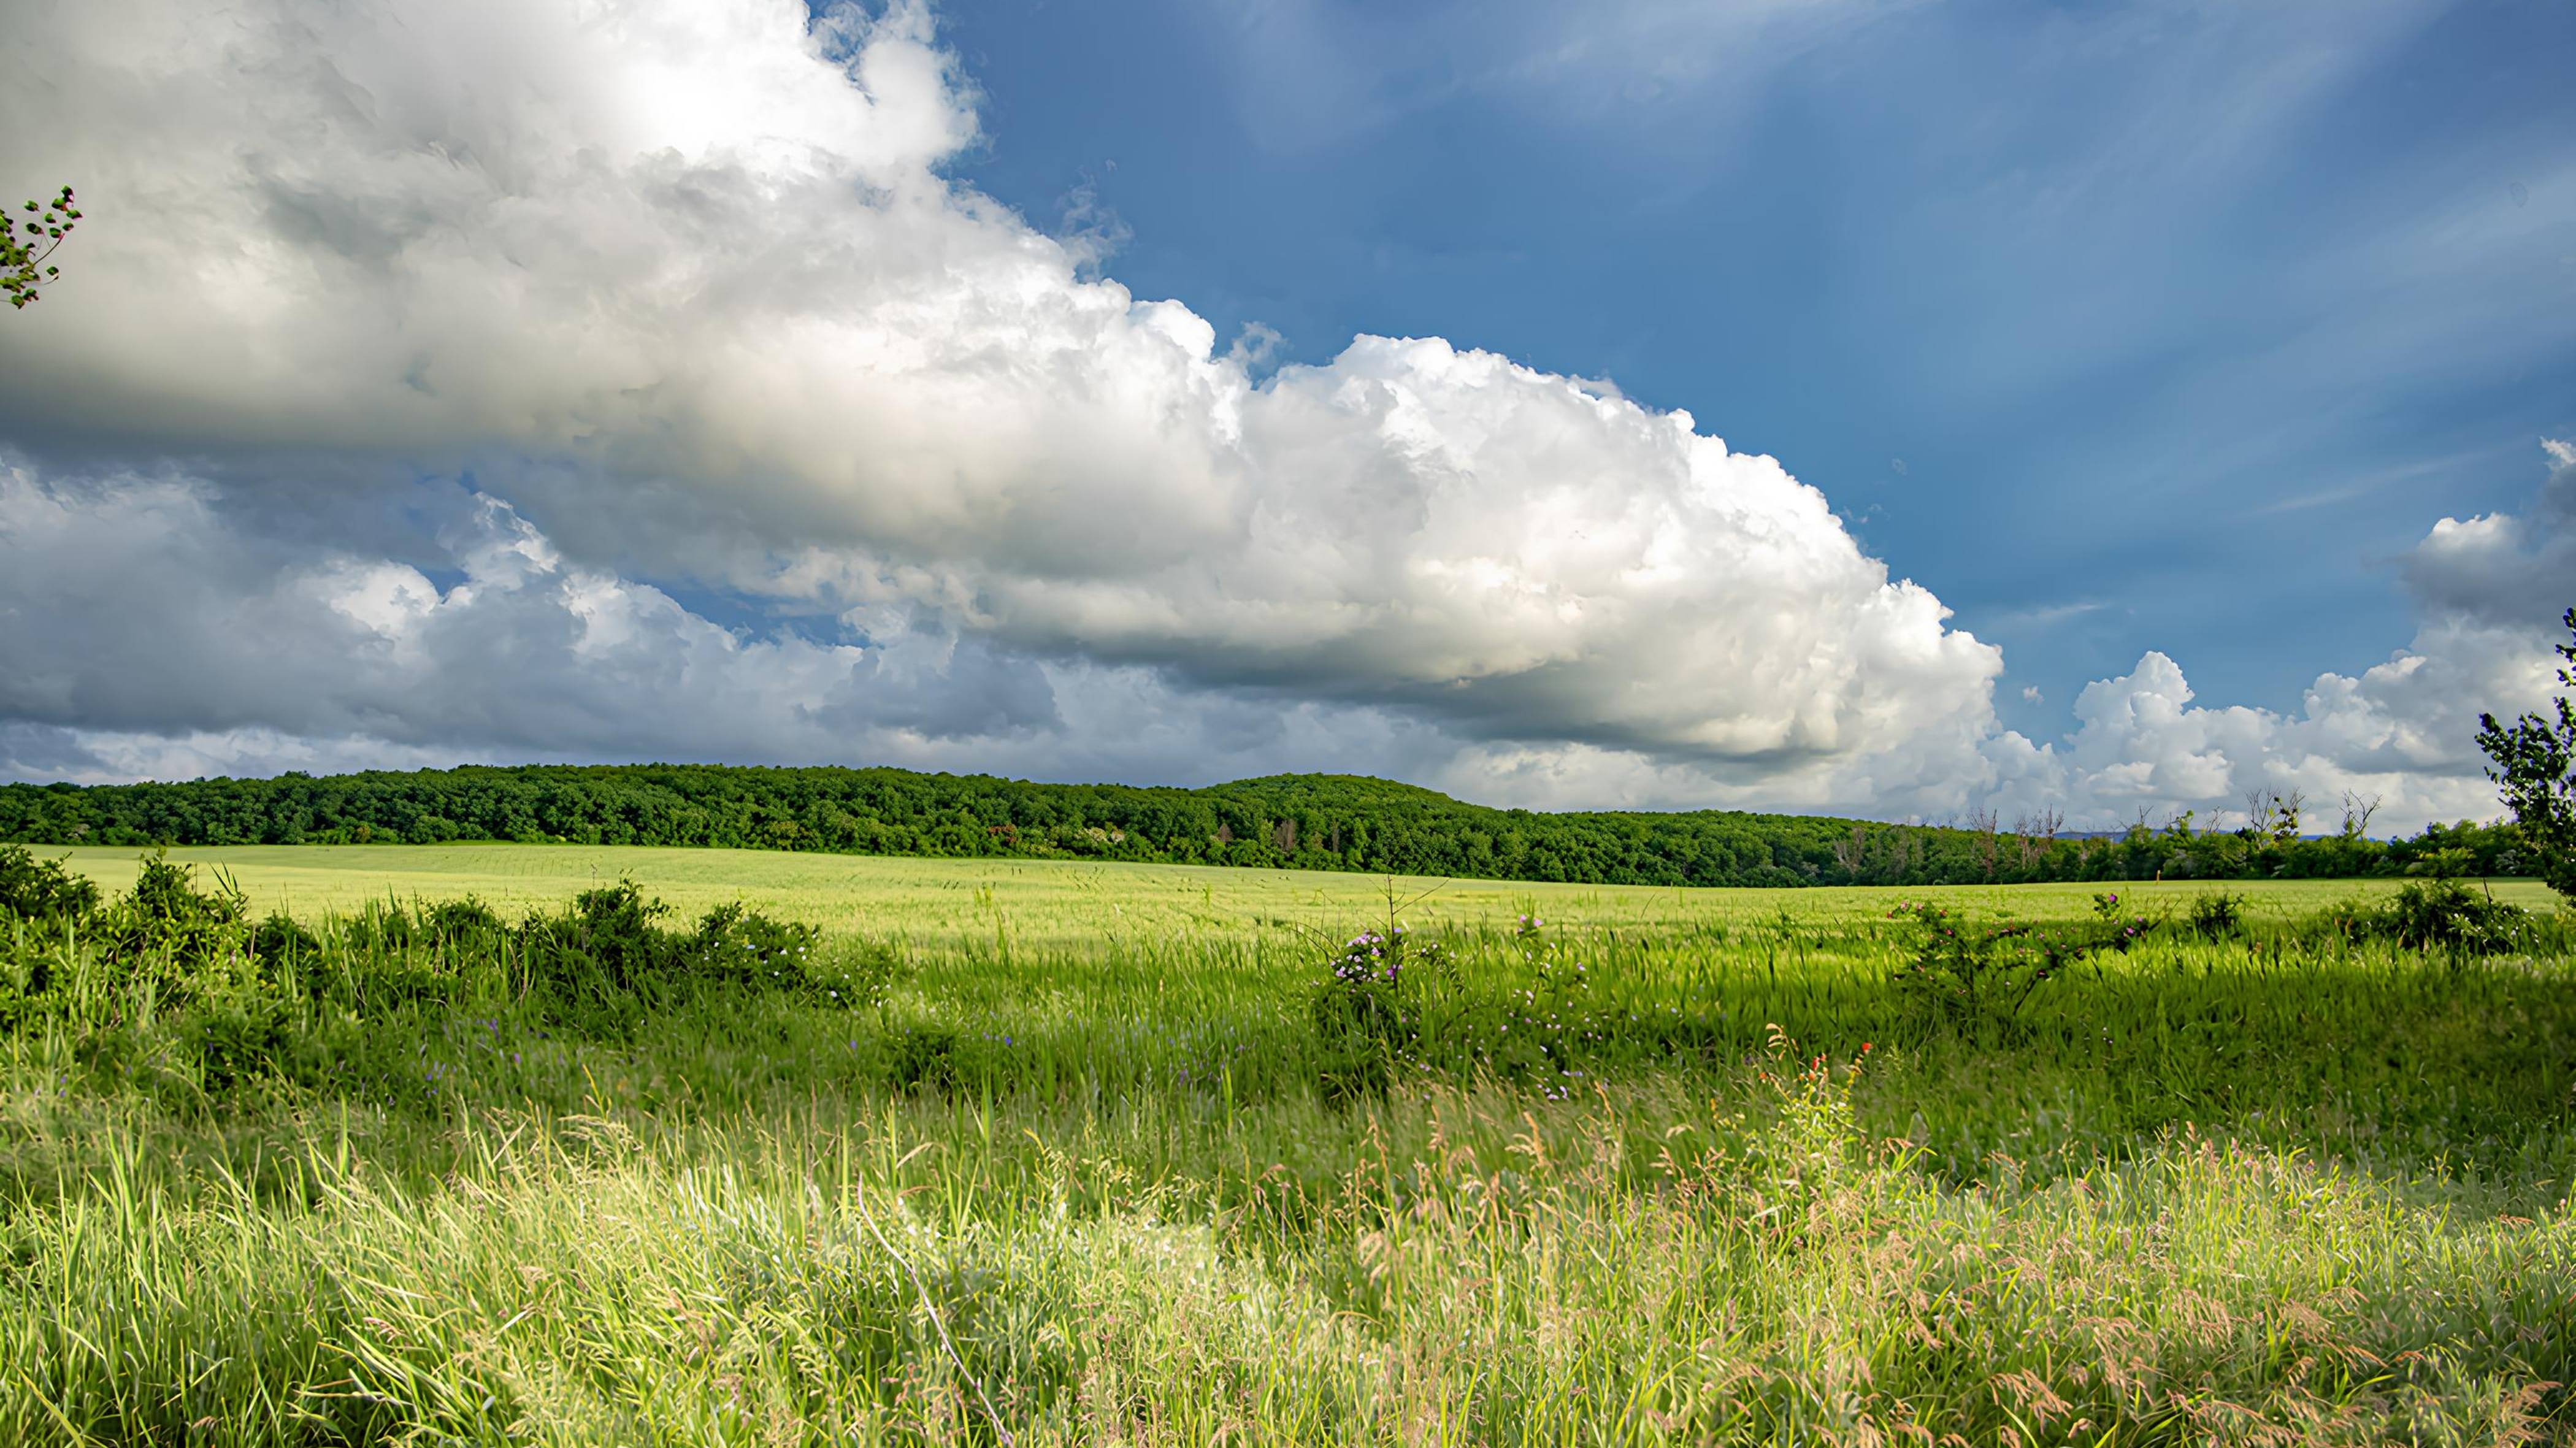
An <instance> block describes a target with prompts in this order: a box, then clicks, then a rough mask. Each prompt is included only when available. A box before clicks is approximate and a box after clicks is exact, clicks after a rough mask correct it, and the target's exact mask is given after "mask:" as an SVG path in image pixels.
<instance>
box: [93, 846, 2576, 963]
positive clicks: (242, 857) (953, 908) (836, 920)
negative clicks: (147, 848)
mask: <svg viewBox="0 0 2576 1448" xmlns="http://www.w3.org/2000/svg"><path fill="white" fill-rule="evenodd" d="M43 853H44V854H46V855H49V856H58V857H61V858H64V859H68V860H70V861H72V862H73V863H74V864H75V865H76V866H77V867H78V868H80V869H81V870H82V871H84V872H85V873H87V874H89V875H91V876H93V877H95V878H97V879H98V880H99V881H100V882H101V883H103V884H106V885H108V886H110V887H112V888H122V887H123V886H125V885H126V884H128V883H130V882H131V881H132V880H133V878H134V869H135V862H136V860H137V859H138V858H139V856H138V854H137V852H136V851H134V850H132V849H48V850H45V851H43ZM169 857H170V858H171V859H173V860H178V861H183V862H187V863H191V864H195V865H198V866H200V867H201V868H203V869H205V870H208V871H212V870H225V871H229V872H230V873H231V874H232V876H233V877H234V878H235V879H236V880H238V881H239V882H240V884H241V887H242V889H243V890H244V891H245V892H247V893H248V894H249V895H250V896H251V897H252V899H253V900H254V901H256V902H257V903H258V905H259V906H260V908H262V909H267V908H270V907H272V906H276V907H283V908H286V909H289V910H293V911H299V912H308V911H309V912H319V911H334V910H338V911H345V910H351V909H355V908H357V907H359V906H361V905H363V904H365V903H367V902H368V901H370V900H384V899H387V898H389V897H390V898H394V899H400V900H408V899H411V898H413V897H420V898H425V899H431V900H438V899H449V898H453V897H456V896H461V895H473V896H478V897H480V898H482V899H484V900H487V901H490V902H492V903H494V904H496V905H506V906H511V907H525V906H529V905H551V904H555V903H558V902H560V901H562V900H563V899H565V898H566V897H567V896H569V895H571V894H572V893H573V892H574V891H577V890H582V889H586V888H589V887H590V886H593V885H597V884H600V883H602V882H606V881H614V880H616V879H618V878H620V877H621V876H630V877H632V878H634V879H635V880H637V881H638V882H640V883H642V884H644V885H647V886H649V887H650V888H651V890H652V892H653V893H654V894H656V895H659V896H661V897H662V898H663V899H665V900H667V901H669V902H670V903H671V904H672V905H674V906H676V907H678V908H681V909H685V910H692V911H695V910H703V909H705V908H706V907H708V906H710V905H714V904H718V903H721V902H724V901H728V900H741V901H744V902H746V903H748V904H751V905H754V906H757V907H759V908H761V909H764V910H769V911H772V912H775V913H777V914H779V915H781V916H784V917H788V918H792V919H797V920H804V921H809V922H811V923H813V924H817V925H821V926H825V927H827V928H829V929H833V930H844V929H856V930H861V931H866V932H872V933H894V932H901V933H904V934H907V935H910V936H912V937H913V938H915V939H920V940H925V941H928V940H939V941H953V940H958V939H964V938H968V937H972V938H976V939H986V938H989V937H990V936H991V935H992V933H993V929H994V925H995V922H996V921H997V920H998V921H999V922H1000V923H1001V924H1002V926H1003V928H1004V929H1006V930H1007V931H1008V932H1009V933H1010V934H1011V935H1012V936H1014V937H1015V938H1021V939H1028V940H1045V941H1049V942H1062V943H1072V942H1077V941H1084V940H1089V941H1100V940H1105V939H1109V938H1111V937H1113V936H1115V935H1117V934H1119V933H1121V932H1128V933H1132V932H1134V931H1136V930H1139V929H1148V928H1150V929H1156V930H1165V929H1170V930H1184V931H1187V930H1220V931H1223V932H1226V934H1227V936H1228V938H1229V939H1231V938H1232V936H1233V934H1234V933H1235V932H1237V931H1245V930H1250V931H1258V930H1260V929H1263V928H1265V927H1268V928H1278V927H1280V926H1282V925H1300V926H1315V927H1319V928H1322V929H1324V930H1326V931H1333V930H1340V929H1343V928H1345V927H1347V926H1350V925H1353V924H1355V923H1366V922H1368V921H1370V920H1374V919H1375V918H1376V917H1377V916H1378V915H1382V914H1384V913H1385V904H1384V901H1385V894H1386V889H1387V885H1388V883H1389V882H1388V881H1386V880H1383V879H1380V878H1377V877H1374V876H1367V875H1347V874H1338V873H1325V872H1321V871H1310V870H1244V869H1230V868H1225V867H1221V866H1207V865H1124V864H1093V863H1079V862H1055V861H1010V860H919V859H901V858H882V857H872V856H866V855H798V854H785V853H779V852H775V851H765V850H692V849H655V848H642V847H638V848H616V847H603V846H581V845H445V846H438V847H435V848H424V847H419V846H409V845H237V846H230V847H213V848H200V849H177V850H172V851H170V852H169ZM1392 883H1393V884H1394V886H1395V888H1396V889H1397V891H1398V892H1399V895H1400V897H1401V898H1403V899H1406V900H1413V899H1417V898H1418V899H1419V900H1420V901H1421V903H1420V904H1419V905H1418V906H1416V907H1414V909H1413V911H1412V914H1413V915H1414V917H1415V918H1417V919H1419V920H1422V921H1425V922H1437V921H1451V922H1461V923H1469V924H1476V923H1482V924H1494V923H1498V922H1507V921H1509V920H1510V919H1511V918H1512V917H1513V916H1514V915H1515V914H1517V913H1518V912H1520V911H1522V910H1524V909H1528V908H1531V907H1533V906H1535V907H1540V913H1542V914H1546V913H1549V912H1555V913H1557V914H1558V915H1560V916H1562V917H1563V918H1565V919H1567V920H1568V921H1569V922H1573V921H1576V920H1577V919H1578V917H1579V921H1580V923H1582V924H1584V925H1586V926H1591V927H1602V928H1606V927H1610V926H1616V925H1654V926H1658V927H1667V928H1670V927H1678V926H1684V925H1690V924H1696V923H1708V924H1722V923H1726V922H1744V921H1769V920H1772V919H1775V918H1776V917H1777V915H1778V914H1779V912H1781V911H1782V910H1786V911H1788V912H1789V913H1790V914H1791V915H1793V916H1795V917H1797V918H1799V919H1801V920H1807V921H1812V922H1814V923H1815V924H1817V925H1818V926H1820V927H1834V926H1839V925H1841V924H1845V923H1848V922H1851V921H1855V920H1862V919H1872V918H1875V917H1877V916H1878V915H1880V914H1882V913H1884V912H1885V911H1886V909H1887V908H1888V907H1889V906H1890V905H1891V904H1893V903H1894V902H1895V901H1897V900H1950V901H1958V902H1963V903H1971V904H1977V905H1983V906H1986V907H1988V908H1992V909H1997V910H2013V911H2019V912H2021V913H2024V914H2028V915H2031V916H2034V917H2036V916H2043V915H2049V914H2059V915H2073V914H2078V913H2081V912H2082V911H2083V910H2084V909H2085V908H2086V902H2088V901H2089V900H2091V898H2092V896H2093V893H2094V892H2095V891H2097V890H2105V889H2116V890H2119V891H2120V892H2122V893H2123V894H2128V895H2134V897H2135V898H2136V899H2137V900H2138V901H2140V902H2142V903H2143V904H2146V905H2148V906H2154V905H2157V904H2165V905H2172V906H2176V907H2179V906H2182V905H2185V904H2187V903H2188V902H2189V901H2191V900H2193V899H2195V898H2197V897H2199V896H2201V895H2204V894H2209V893H2211V892H2213V891H2216V890H2219V889H2222V888H2224V889H2234V890H2239V891H2244V892H2246V893H2247V897H2248V899H2249V901H2250V902H2251V904H2252V906H2253V908H2254V910H2255V911H2256V912H2257V913H2258V914H2261V915H2265V916H2274V917H2277V916H2286V915H2294V914H2299V913H2304V912H2309V911H2314V910H2317V909H2321V908H2323V907H2324V906H2325V905H2327V904H2329V903H2331V902H2334V901H2338V900H2350V899H2369V898H2380V897H2385V896H2386V895H2387V894H2389V893H2390V892H2391V891H2393V890H2395V889H2396V888H2397V882H2395V881H2389V880H2298V881H2286V882H2278V883H2269V884H2264V885H2261V886H2259V887H2253V888H2250V889H2249V887H2246V886H2243V885H2241V884H2228V883H2223V882H2222V883H2220V884H2210V883H2196V882H2190V881H2173V882H2154V883H2149V882H2115V883H2113V884H2109V885H2093V884H2084V885H2008V886H1973V885H1968V886H1928V887H1922V888H1916V889H1907V890H1885V889H1873V888H1864V887H1840V888H1824V889H1789V890H1681V889H1665V888H1660V887H1654V886H1643V885H1556V884H1544V883H1531V882H1525V881H1494V880H1427V879H1415V878H1411V877H1406V878H1400V879H1396V880H1394V881H1393V882H1392ZM2481 888H2482V889H2485V890H2488V891H2491V892H2492V893H2493V894H2494V895H2495V897H2496V898H2497V899H2499V900H2504V901H2508V902H2511V903H2514V904H2519V905H2524V906H2535V907H2541V908H2546V907H2547V905H2548V903H2549V901H2550V899H2551V896H2550V893H2549V891H2548V889H2547V887H2545V886H2543V885H2541V884H2540V883H2539V882H2538V881H2534V880H2497V881H2493V882H2490V883H2487V884H2485V885H2483V886H2481Z"/></svg>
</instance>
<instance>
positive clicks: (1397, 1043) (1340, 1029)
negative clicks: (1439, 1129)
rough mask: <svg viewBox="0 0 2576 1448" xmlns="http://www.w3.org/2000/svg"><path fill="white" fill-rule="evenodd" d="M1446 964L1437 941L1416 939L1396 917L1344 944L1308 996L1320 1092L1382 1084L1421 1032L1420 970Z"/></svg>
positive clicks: (1375, 1088) (1379, 1088) (1370, 1089)
mask: <svg viewBox="0 0 2576 1448" xmlns="http://www.w3.org/2000/svg"><path fill="white" fill-rule="evenodd" d="M1446 964H1447V957H1446V955H1445V953H1444V952H1443V951H1442V949H1441V947H1440V945H1439V944H1438V943H1437V942H1436V941H1417V940H1415V939H1414V938H1413V937H1412V936H1411V935H1410V934H1409V933H1408V932H1407V931H1406V930H1405V928H1404V926H1403V925H1402V924H1401V923H1390V924H1389V925H1388V926H1387V928H1386V929H1385V930H1383V931H1377V930H1363V931H1361V932H1360V933H1359V934H1357V935H1354V936H1352V937H1351V938H1350V940H1349V941H1348V942H1347V943H1345V944H1344V945H1343V946H1342V949H1341V953H1340V954H1338V955H1336V956H1334V957H1333V959H1332V961H1331V963H1330V965H1329V966H1328V968H1327V969H1328V973H1327V975H1326V977H1325V979H1324V981H1323V982H1322V984H1321V985H1320V986H1319V987H1318V988H1317V989H1316V992H1315V998H1314V1003H1313V1014H1314V1020H1315V1032H1316V1034H1317V1036H1318V1037H1320V1038H1321V1041H1322V1044H1323V1047H1324V1072H1323V1082H1324V1089H1325V1094H1326V1095H1328V1096H1335V1097H1341V1096H1350V1095H1355V1094H1361V1093H1377V1092H1383V1091H1384V1090H1385V1089H1386V1087H1387V1084H1388V1083H1389V1082H1390V1081H1391V1080H1392V1079H1393V1077H1394V1073H1395V1065H1396V1063H1397V1062H1398V1061H1400V1060H1404V1059H1408V1058H1410V1057H1411V1056H1412V1055H1413V1052H1414V1048H1415V1047H1416V1046H1417V1045H1418V1044H1419V1043H1420V1041H1421V1039H1422V1005H1421V1001H1420V999H1419V997H1420V995H1421V985H1422V976H1423V975H1424V973H1425V972H1428V971H1432V970H1437V969H1440V968H1442V967H1444V966H1445V965H1446Z"/></svg>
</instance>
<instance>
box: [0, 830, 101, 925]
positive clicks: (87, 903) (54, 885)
mask: <svg viewBox="0 0 2576 1448" xmlns="http://www.w3.org/2000/svg"><path fill="white" fill-rule="evenodd" d="M97 909H98V885H97V883H96V882H95V881H93V880H91V879H90V878H89V877H88V876H86V875H75V874H73V873H72V872H71V871H69V870H66V869H64V868H63V862H62V861H60V860H40V859H37V858H36V856H35V853H34V852H33V851H31V850H29V849H28V848H27V847H26V846H25V845H0V916H6V915H15V916H18V917H20V918H21V919H26V920H61V919H82V918H86V917H87V916H89V915H90V914H91V913H92V912H94V911H96V910H97Z"/></svg>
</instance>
